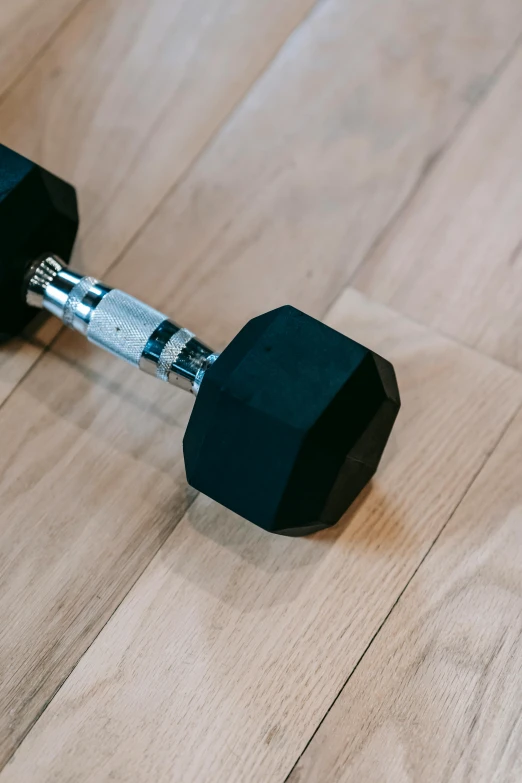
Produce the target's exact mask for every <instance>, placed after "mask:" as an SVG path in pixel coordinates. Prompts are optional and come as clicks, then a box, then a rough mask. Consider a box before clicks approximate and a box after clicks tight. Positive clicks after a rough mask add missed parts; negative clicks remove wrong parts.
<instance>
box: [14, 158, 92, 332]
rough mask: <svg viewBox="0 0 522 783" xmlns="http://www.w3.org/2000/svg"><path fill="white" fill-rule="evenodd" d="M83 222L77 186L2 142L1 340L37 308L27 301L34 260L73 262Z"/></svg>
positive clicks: (25, 322) (17, 328)
mask: <svg viewBox="0 0 522 783" xmlns="http://www.w3.org/2000/svg"><path fill="white" fill-rule="evenodd" d="M78 224H79V219H78V207H77V202H76V192H75V190H74V188H73V187H72V186H71V185H69V184H68V183H67V182H64V181H63V180H61V179H59V178H58V177H55V176H54V174H50V173H49V172H48V171H46V170H45V169H43V168H41V167H40V166H37V165H36V164H35V163H32V162H31V161H30V160H27V158H24V157H22V155H18V153H16V152H13V151H12V150H10V149H8V148H7V147H4V146H3V145H1V144H0V243H1V244H0V340H6V339H8V338H10V337H13V336H14V335H16V334H18V332H20V331H21V329H23V327H24V326H25V325H26V324H27V323H28V322H29V321H30V320H31V318H33V317H34V315H35V313H36V312H37V311H35V310H34V309H33V308H30V307H28V306H27V305H26V304H25V301H24V299H23V284H24V276H25V273H26V270H27V266H28V264H30V262H32V261H34V260H35V259H37V258H38V257H39V256H40V255H42V254H43V253H55V254H56V255H59V256H60V257H61V258H62V259H63V260H64V261H65V262H66V263H68V262H69V259H70V256H71V253H72V250H73V247H74V241H75V239H76V234H77V231H78Z"/></svg>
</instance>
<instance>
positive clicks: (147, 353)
mask: <svg viewBox="0 0 522 783" xmlns="http://www.w3.org/2000/svg"><path fill="white" fill-rule="evenodd" d="M26 301H27V304H29V305H31V306H32V307H40V308H43V309H45V310H48V311H49V312H50V313H53V315H55V316H57V317H58V318H60V319H61V320H62V321H63V323H64V324H66V325H67V326H69V327H70V328H71V329H75V330H76V331H78V332H81V334H83V335H85V337H87V339H88V340H89V341H90V342H92V343H94V344H95V345H98V346H99V347H100V348H104V349H105V350H106V351H109V353H112V354H113V355H114V356H118V357H119V358H120V359H124V360H125V361H126V362H129V363H130V364H132V365H134V366H135V367H139V368H140V369H141V370H143V371H144V372H146V373H148V374H149V375H155V376H156V378H159V379H160V380H162V381H167V382H168V383H171V384H173V385H175V386H179V387H181V388H183V389H186V390H187V391H192V392H193V394H197V393H198V391H199V387H200V385H201V381H202V379H203V375H204V373H205V370H206V369H207V367H208V366H209V364H211V363H212V362H213V361H215V359H216V358H217V355H216V354H214V353H213V352H212V350H211V349H210V348H208V347H207V346H206V345H204V343H202V342H200V341H199V340H198V339H197V338H196V337H195V335H194V334H193V333H192V332H190V331H189V330H188V329H183V328H182V327H180V326H178V324H176V323H174V322H173V321H170V320H169V319H168V318H167V317H166V316H165V315H163V313H160V312H158V310H155V309H154V308H152V307H149V305H146V304H144V303H143V302H140V301H139V300H138V299H135V298H134V297H133V296H129V294H126V293H124V292H123V291H118V290H117V289H115V288H110V287H109V286H106V285H104V284H103V283H100V282H99V281H98V280H96V278H94V277H88V276H85V277H84V276H82V275H79V274H78V273H76V272H73V271H71V270H70V269H68V268H67V267H66V266H65V265H64V264H63V263H62V261H61V260H60V259H59V258H58V257H57V256H46V257H45V258H42V259H40V260H39V261H37V262H36V263H35V264H33V266H32V267H31V270H30V272H29V275H28V279H27V290H26Z"/></svg>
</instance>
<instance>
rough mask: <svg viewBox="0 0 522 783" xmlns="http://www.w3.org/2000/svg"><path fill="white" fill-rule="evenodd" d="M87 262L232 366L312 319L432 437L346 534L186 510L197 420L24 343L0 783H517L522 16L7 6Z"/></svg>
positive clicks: (2, 609) (1, 391)
mask: <svg viewBox="0 0 522 783" xmlns="http://www.w3.org/2000/svg"><path fill="white" fill-rule="evenodd" d="M0 141H1V142H3V143H4V144H7V145H9V146H12V147H14V148H15V149H17V150H18V151H20V152H22V153H24V154H26V155H28V156H30V157H32V158H35V159H36V160H37V161H38V162H40V163H42V164H43V165H44V166H46V167H48V168H50V169H51V170H53V171H55V172H56V173H58V174H60V175H62V176H64V177H66V178H67V179H70V180H72V181H73V182H74V183H75V184H76V185H77V187H78V190H79V196H80V202H81V209H82V216H83V223H82V229H81V238H80V242H79V247H78V250H77V253H76V257H75V266H77V267H80V268H81V269H83V270H85V271H89V272H91V273H93V274H95V275H97V276H104V277H105V278H106V279H107V281H108V282H109V283H111V284H113V285H117V286H119V287H121V288H124V289H126V290H127V291H128V292H129V293H131V294H135V295H139V296H140V297H141V298H144V299H146V300H147V301H148V302H149V303H150V304H151V305H153V306H155V307H157V308H159V309H162V310H163V311H166V312H167V313H168V314H169V315H171V316H172V317H174V318H175V319H176V320H180V321H182V322H184V323H185V324H186V325H187V326H188V327H189V328H191V329H193V330H194V331H196V332H198V334H199V335H200V336H201V337H202V338H203V339H205V340H206V341H208V342H211V343H212V344H213V345H215V346H216V348H220V347H221V346H223V345H224V344H225V343H226V342H227V341H228V340H229V339H230V338H231V337H232V336H233V335H234V333H235V332H236V331H237V330H238V328H239V327H240V326H241V325H242V324H243V323H244V322H245V320H246V319H248V318H249V317H251V316H253V315H255V314H258V313H260V312H263V311H266V310H268V309H270V308H272V307H274V306H277V305H280V304H283V303H287V302H289V303H291V304H294V305H296V306H297V307H300V308H301V309H303V310H305V311H306V312H309V313H311V314H313V315H315V316H317V317H320V318H323V319H325V320H326V321H327V322H328V323H330V324H331V325H333V326H335V327H336V328H337V329H340V330H342V331H345V332H346V333H348V334H350V335H352V336H353V337H355V338H356V339H359V340H361V341H362V342H364V343H366V344H368V345H370V346H371V347H372V348H373V349H375V350H377V351H378V352H380V353H382V354H384V355H385V356H387V357H389V358H390V359H391V360H392V361H393V362H394V364H395V366H396V368H397V373H398V378H399V383H400V387H401V392H402V398H403V408H402V411H401V414H400V417H399V420H398V424H397V428H396V431H395V434H394V436H393V437H392V440H391V442H390V444H389V447H388V449H387V452H386V454H385V458H384V460H383V464H382V466H381V469H380V471H379V473H378V475H377V477H376V479H375V480H374V482H373V485H372V487H371V488H370V489H369V491H366V492H365V493H364V494H363V496H362V497H361V498H360V500H359V501H358V502H357V503H356V505H355V508H353V509H352V510H351V511H350V512H349V513H348V514H347V515H346V517H345V518H344V519H343V520H342V521H341V523H340V524H339V525H338V526H337V527H336V528H334V529H332V530H330V531H327V532H325V533H322V534H318V535H316V536H312V537H310V538H304V539H286V538H279V537H275V536H271V535H269V534H266V533H264V532H262V531H260V530H258V529H256V528H255V527H253V526H251V525H249V524H247V523H245V522H243V521H242V520H241V519H239V518H238V517H236V516H234V515H233V514H231V513H229V512H227V511H225V510H224V509H223V508H221V507H219V506H217V505H216V504H214V503H213V502H211V501H209V500H208V499H206V498H204V497H202V496H196V493H195V492H193V491H192V490H191V489H190V488H188V487H187V484H186V482H185V477H184V468H183V460H182V451H181V443H182V437H183V431H184V427H185V425H186V422H187V419H188V416H189V413H190V409H191V404H192V403H191V400H190V398H189V395H186V394H184V393H183V392H181V391H179V392H178V391H176V390H173V389H172V388H170V387H168V386H167V385H166V384H159V383H157V382H156V381H155V380H154V379H152V378H150V377H148V376H146V375H142V374H140V373H135V371H134V370H133V369H132V368H130V367H127V366H125V365H123V364H120V363H119V362H117V361H116V360H114V359H112V358H111V357H110V356H107V355H105V354H103V353H101V352H100V351H98V350H97V349H96V348H94V347H92V346H89V345H88V344H86V343H85V342H84V341H83V339H82V338H81V337H80V336H78V335H75V334H73V333H71V332H66V331H64V330H61V331H60V329H59V325H58V323H57V322H56V321H52V320H48V321H45V322H40V323H37V324H36V325H35V327H34V328H33V329H31V330H30V332H28V334H27V335H26V336H25V338H24V339H20V340H17V341H13V343H11V344H10V345H7V346H3V347H2V348H0V442H1V449H0V766H1V772H0V783H42V782H44V781H45V782H47V781H49V782H50V781H53V783H56V782H59V783H62V782H63V783H73V782H74V783H79V782H80V781H81V782H82V783H83V781H89V782H91V781H93V782H95V783H103V782H104V781H120V782H121V781H125V782H128V783H145V782H146V783H149V782H150V783H246V782H247V781H248V783H285V781H286V783H326V782H328V783H330V782H332V783H334V782H335V783H348V782H351V781H354V782H355V781H356V782H357V783H382V781H391V782H392V783H398V782H399V781H408V782H410V781H414V782H415V783H416V782H417V781H419V782H422V783H447V782H451V783H460V782H461V781H462V783H463V782H464V781H469V782H470V783H493V782H496V783H498V782H499V781H502V782H507V781H510V782H513V783H515V782H517V783H518V782H519V781H520V780H522V676H521V674H522V4H521V3H520V0H496V2H493V0H351V1H350V2H348V1H347V0H318V2H315V3H314V0H284V2H281V0H264V2H262V3H260V2H256V0H226V2H225V0H190V2H188V1H187V0H46V2H45V3H44V2H41V0H2V3H1V6H0Z"/></svg>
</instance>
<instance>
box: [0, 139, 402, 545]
mask: <svg viewBox="0 0 522 783" xmlns="http://www.w3.org/2000/svg"><path fill="white" fill-rule="evenodd" d="M78 225H79V218H78V210H77V202H76V193H75V190H74V188H73V187H72V186H71V185H69V184H68V183H66V182H64V181H63V180H61V179H59V178H57V177H55V176H54V175H52V174H50V173H49V172H47V171H45V169H43V168H41V167H40V166H38V165H36V164H34V163H32V162H30V161H28V160H27V159H26V158H23V157H22V156H20V155H18V154H17V153H15V152H13V151H12V150H9V149H8V148H6V147H3V146H1V145H0V232H1V235H2V244H3V251H2V257H1V260H0V335H1V336H2V338H3V339H4V340H6V339H9V338H10V337H12V336H14V335H16V334H19V332H20V331H21V330H22V329H23V328H24V327H25V326H26V325H27V324H28V323H29V321H30V320H31V319H32V318H33V317H34V315H35V313H36V312H37V311H38V309H40V310H41V309H43V310H46V311H48V312H50V313H52V314H53V315H55V316H56V317H58V318H59V319H61V321H63V323H65V324H66V325H67V326H69V327H70V328H72V329H74V330H76V331H79V332H80V333H81V334H83V335H84V336H85V337H87V339H88V340H89V341H90V342H92V343H94V344H95V345H98V346H99V347H101V348H104V349H105V350H107V351H109V352H110V353H112V354H114V355H115V356H118V357H120V358H122V359H125V360H126V361H127V362H129V363H130V364H132V365H134V366H136V367H138V368H139V369H141V370H143V371H144V372H146V373H149V374H150V375H154V376H155V377H157V378H159V379H160V380H163V381H167V382H168V383H171V384H173V385H175V386H179V387H181V388H183V389H186V390H187V391H191V392H192V393H193V394H194V395H195V397H196V400H195V404H194V408H193V411H192V415H191V417H190V420H189V423H188V427H187V430H186V433H185V437H184V440H183V452H184V457H185V468H186V473H187V479H188V482H189V484H191V486H193V487H194V488H195V489H197V490H199V491H200V492H203V493H204V494H206V495H208V496H209V497H211V498H213V499H214V500H216V501H218V502H219V503H221V504H222V505H224V506H226V507H227V508H229V509H231V510H232V511H235V512H236V513H238V514H240V515H241V516H243V517H245V519H248V520H250V521H251V522H254V523H255V524H256V525H259V526H260V527H262V528H264V529H265V530H269V531H271V532H274V533H281V534H285V535H304V534H308V533H313V532H315V531H318V530H323V529H325V528H327V527H330V526H332V525H334V524H335V523H336V522H337V521H338V520H339V519H340V518H341V516H342V515H343V514H344V512H345V511H346V509H347V508H348V506H350V504H351V503H352V502H353V501H354V500H355V498H356V497H357V496H358V495H359V493H360V492H361V490H362V489H363V487H365V486H366V485H367V484H368V482H369V480H370V479H371V477H372V476H373V474H374V473H375V471H376V469H377V466H378V464H379V461H380V458H381V456H382V453H383V450H384V447H385V445H386V442H387V440H388V437H389V435H390V432H391V430H392V427H393V424H394V422H395V418H396V416H397V413H398V411H399V408H400V397H399V391H398V387H397V381H396V378H395V372H394V369H393V367H392V365H391V364H390V363H389V362H388V361H386V360H385V359H383V358H382V357H380V356H378V355H377V354H375V353H374V352H373V351H371V350H369V349H368V348H365V347H364V346H362V345H360V344H359V343H357V342H355V341H353V340H351V339H350V338H349V337H346V336H345V335H343V334H340V333H339V332H337V331H335V330H334V329H331V328H330V327H328V326H326V325H325V324H323V323H321V322H320V321H317V320H315V319H314V318H311V317H310V316H308V315H305V314H304V313H302V312H300V311H299V310H296V309H295V308H294V307H290V306H285V307H279V308H277V309H276V310H272V311H270V312H268V313H265V314H264V315H260V316H258V317H257V318H254V319H252V320H251V321H249V322H248V323H247V324H246V326H244V327H243V329H242V330H241V331H240V332H239V334H238V335H237V336H236V337H235V338H234V339H233V340H232V342H231V343H230V344H229V345H228V346H227V348H225V350H224V351H223V352H222V353H221V354H219V355H218V354H216V353H214V352H213V351H212V350H211V349H210V348H209V347H208V346H206V345H204V344H203V343H202V342H201V341H199V340H198V339H197V338H196V337H195V335H194V334H193V333H192V332H190V331H189V330H188V329H184V328H182V327H180V326H178V325H177V324H176V323H174V322H173V321H171V320H170V319H168V318H166V316H165V315H163V314H162V313H159V312H158V311H157V310H154V309H153V308H151V307H149V306H148V305H145V304H144V303H142V302H139V301H138V300H137V299H134V298H133V297H131V296H129V295H127V294H125V293H123V292H122V291H118V290H116V289H113V288H110V287H109V286H106V285H104V284H103V283H101V282H99V281H98V280H96V279H95V278H93V277H90V276H83V275H80V274H78V273H76V272H73V271H71V270H69V269H68V266H67V264H68V262H69V260H70V257H71V254H72V250H73V247H74V242H75V238H76V234H77V230H78Z"/></svg>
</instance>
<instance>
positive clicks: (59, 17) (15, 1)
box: [0, 0, 82, 96]
mask: <svg viewBox="0 0 522 783" xmlns="http://www.w3.org/2000/svg"><path fill="white" fill-rule="evenodd" d="M81 2H82V0H52V2H47V3H42V2H41V0H2V7H1V8H0V96H1V95H2V94H3V93H4V92H5V91H6V90H7V89H8V88H9V86H10V85H11V84H12V83H13V82H14V81H15V80H16V78H17V77H18V76H20V74H21V73H22V72H23V71H24V70H25V68H27V67H28V66H29V65H30V63H31V62H32V61H33V60H34V59H35V57H37V56H38V53H39V51H41V50H42V49H43V48H44V47H45V45H46V44H47V43H48V42H49V40H50V39H51V38H52V36H53V35H54V34H55V33H56V32H57V31H58V30H59V28H60V25H61V24H63V23H64V22H65V21H66V20H67V18H68V17H69V15H70V14H71V13H72V12H73V11H74V10H75V8H77V7H78V6H79V5H80V3H81Z"/></svg>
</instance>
